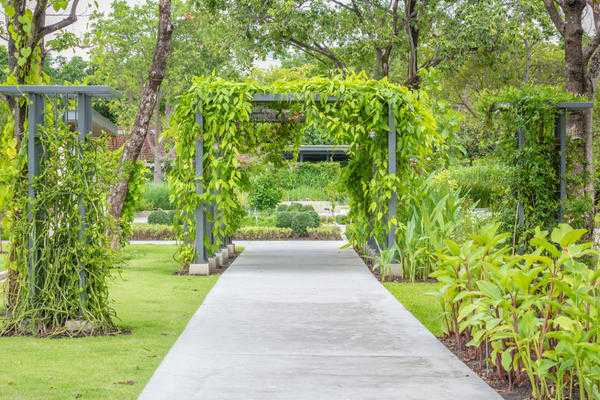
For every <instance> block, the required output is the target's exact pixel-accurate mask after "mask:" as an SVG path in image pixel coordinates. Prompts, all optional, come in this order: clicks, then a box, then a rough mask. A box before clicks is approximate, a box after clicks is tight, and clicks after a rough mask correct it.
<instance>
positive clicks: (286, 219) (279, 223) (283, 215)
mask: <svg viewBox="0 0 600 400" xmlns="http://www.w3.org/2000/svg"><path fill="white" fill-rule="evenodd" d="M293 218H294V213H293V212H290V211H277V213H276V214H275V226H276V227H278V228H291V227H292V219H293Z"/></svg>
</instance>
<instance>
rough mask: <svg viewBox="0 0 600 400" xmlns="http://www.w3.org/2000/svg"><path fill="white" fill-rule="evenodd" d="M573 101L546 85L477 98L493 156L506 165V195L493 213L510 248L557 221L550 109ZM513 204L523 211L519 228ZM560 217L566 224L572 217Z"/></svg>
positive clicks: (556, 177) (556, 176) (555, 160)
mask: <svg viewBox="0 0 600 400" xmlns="http://www.w3.org/2000/svg"><path fill="white" fill-rule="evenodd" d="M574 100H580V99H577V98H574V97H573V95H571V94H569V93H566V92H564V91H561V90H558V89H556V88H554V87H549V86H526V87H524V88H521V89H517V88H511V87H509V88H506V89H504V90H502V91H499V92H497V93H487V94H486V95H484V96H482V101H481V104H480V108H481V109H482V110H484V111H486V112H488V113H490V116H492V118H490V120H489V123H490V129H493V130H494V132H495V133H496V137H497V142H498V144H497V148H496V153H497V156H498V157H499V159H500V160H501V161H502V163H503V164H505V165H509V166H511V168H509V169H507V175H506V185H507V190H508V193H510V196H503V201H502V203H500V204H498V207H497V211H498V212H499V216H500V220H501V222H502V229H504V230H507V231H510V232H513V243H515V244H518V245H521V246H523V245H525V244H526V243H527V241H528V239H529V238H531V236H532V235H533V233H534V231H535V228H536V227H538V226H540V227H543V228H544V229H549V228H550V227H551V226H553V225H554V224H555V223H556V221H557V218H558V211H559V208H560V199H559V196H558V193H559V172H558V164H559V163H558V157H559V154H558V151H557V147H556V139H555V133H554V126H555V122H554V121H555V116H556V114H557V112H558V111H557V110H556V107H555V105H556V103H559V102H565V101H574ZM518 130H521V131H522V132H523V134H524V138H525V144H524V147H523V149H522V150H519V149H518V146H517V140H516V132H517V131H518ZM575 200H576V199H575ZM518 203H520V204H522V205H523V208H524V213H525V223H524V225H523V226H517V223H516V222H517V217H516V215H517V204H518ZM565 208H566V209H567V210H568V209H569V208H570V205H569V204H566V205H565ZM580 211H581V210H580ZM566 218H567V220H572V219H573V218H574V215H567V216H566Z"/></svg>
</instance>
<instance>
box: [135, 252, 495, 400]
mask: <svg viewBox="0 0 600 400" xmlns="http://www.w3.org/2000/svg"><path fill="white" fill-rule="evenodd" d="M341 245H342V242H324V241H320V242H312V241H299V242H289V241H288V242H286V241H280V242H244V246H245V250H244V252H243V253H242V254H241V255H240V256H239V257H238V258H237V259H236V260H235V261H234V263H233V264H232V266H231V267H230V268H229V269H227V271H226V272H225V273H224V274H223V275H222V276H221V278H220V279H219V281H218V282H217V284H216V285H215V286H214V288H213V289H212V290H211V292H210V293H209V294H208V296H207V297H206V299H205V301H204V304H202V306H201V307H200V308H199V309H198V311H197V312H196V313H195V315H194V316H193V317H192V319H191V320H190V322H189V323H188V325H187V327H186V329H185V330H184V332H183V333H182V335H181V336H180V337H179V339H178V340H177V342H176V343H175V345H174V346H173V348H172V349H171V350H170V351H169V353H168V354H167V356H166V357H165V359H164V360H163V361H162V363H161V364H160V367H159V368H158V369H157V370H156V372H155V373H154V375H153V377H152V378H151V380H150V382H149V383H148V384H147V385H146V387H145V389H144V391H143V393H142V394H141V395H140V399H143V400H155V399H164V400H167V399H178V400H184V399H195V400H213V399H239V400H254V399H265V400H277V399H285V400H296V399H297V400H300V399H302V400H329V399H332V400H333V399H335V400H338V399H339V400H354V399H356V400H369V399H373V400H375V399H376V400H385V399H398V400H417V399H418V400H458V399H461V400H475V399H477V400H486V399H489V400H500V399H501V397H500V396H499V395H498V394H497V393H496V392H494V391H493V390H492V389H491V388H490V387H489V386H488V385H487V384H486V383H485V382H483V381H482V380H481V379H480V378H479V377H477V376H476V375H475V374H474V373H473V372H472V371H471V370H470V369H469V368H468V367H466V366H465V365H464V364H463V363H462V362H460V361H459V360H458V359H457V358H456V357H455V356H454V355H453V354H452V353H451V352H449V351H448V350H447V349H446V348H445V347H444V346H443V345H442V344H441V343H440V342H439V341H438V340H437V339H436V338H435V337H434V336H433V335H432V334H431V333H429V331H427V329H425V327H423V326H422V325H421V324H420V323H419V322H418V321H417V320H416V319H415V318H414V317H413V316H412V315H411V314H410V313H409V312H408V311H407V310H406V309H405V308H404V307H403V306H402V305H401V304H400V303H398V301H396V299H395V298H394V297H393V296H392V295H391V294H390V293H389V292H388V291H387V290H386V289H385V288H384V287H383V286H381V284H380V283H379V282H378V281H377V280H376V279H375V278H374V277H373V276H372V275H371V273H370V272H369V271H368V269H367V268H366V266H365V265H364V264H363V263H362V260H361V259H360V258H359V257H358V256H357V255H356V253H355V252H354V251H353V250H351V249H344V250H341V249H340V246H341Z"/></svg>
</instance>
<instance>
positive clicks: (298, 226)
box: [292, 212, 313, 236]
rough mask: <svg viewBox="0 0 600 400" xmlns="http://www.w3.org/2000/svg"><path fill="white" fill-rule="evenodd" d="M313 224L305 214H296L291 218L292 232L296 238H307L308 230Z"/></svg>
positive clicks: (307, 214)
mask: <svg viewBox="0 0 600 400" xmlns="http://www.w3.org/2000/svg"><path fill="white" fill-rule="evenodd" d="M312 224H313V221H312V218H311V216H310V214H309V213H307V212H296V213H294V214H293V218H292V230H293V231H294V233H295V234H296V235H298V236H307V235H308V228H310V227H311V226H312Z"/></svg>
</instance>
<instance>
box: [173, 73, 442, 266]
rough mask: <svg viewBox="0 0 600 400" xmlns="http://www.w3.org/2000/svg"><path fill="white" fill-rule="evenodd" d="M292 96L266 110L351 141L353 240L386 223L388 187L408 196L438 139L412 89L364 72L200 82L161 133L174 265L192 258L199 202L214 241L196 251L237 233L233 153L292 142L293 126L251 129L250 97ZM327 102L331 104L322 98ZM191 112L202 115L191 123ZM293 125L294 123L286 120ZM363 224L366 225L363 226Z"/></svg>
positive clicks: (296, 133) (380, 231)
mask: <svg viewBox="0 0 600 400" xmlns="http://www.w3.org/2000/svg"><path fill="white" fill-rule="evenodd" d="M257 93H266V94H282V95H288V94H291V93H294V94H297V95H298V96H299V98H296V99H295V100H296V101H295V102H287V101H285V102H281V103H277V104H274V105H272V104H270V105H269V106H270V107H279V108H280V109H285V110H286V113H287V114H288V115H300V114H301V113H303V115H304V121H305V124H306V125H305V126H306V127H309V126H311V125H318V126H320V127H321V128H322V129H327V130H328V131H329V132H331V134H332V136H334V137H335V138H336V142H337V143H345V144H350V150H349V155H350V162H349V163H348V166H347V167H346V169H345V172H344V176H343V179H344V181H345V184H346V187H347V188H348V191H349V195H350V196H349V197H350V206H351V210H352V211H351V214H350V218H351V220H352V228H351V229H350V231H349V234H350V236H351V240H352V242H353V244H355V245H359V246H362V245H364V244H365V243H366V241H367V238H368V237H369V236H376V237H383V236H384V235H385V232H386V231H387V229H388V226H389V225H391V224H395V223H398V221H396V219H395V218H392V219H391V220H389V221H388V220H387V219H386V216H387V205H388V201H389V199H390V198H391V196H392V193H393V192H394V191H396V192H397V193H398V195H399V201H402V199H403V197H404V196H405V195H406V194H407V193H408V188H409V186H410V181H411V179H412V177H413V176H415V174H416V173H417V172H416V171H418V169H419V167H420V165H421V164H422V163H424V162H426V160H427V157H428V156H429V155H431V152H432V151H433V149H434V148H435V146H437V145H440V144H441V142H442V136H441V135H439V134H438V132H437V130H436V123H435V120H434V118H433V116H432V114H431V112H430V110H429V107H428V99H427V98H426V97H425V96H424V95H423V94H422V93H419V92H412V91H409V90H408V89H407V88H405V87H402V86H398V85H395V84H393V83H390V82H388V81H387V80H380V81H376V80H371V79H368V78H367V77H366V75H364V74H357V75H350V76H349V77H347V78H341V77H337V78H333V79H331V78H312V79H308V80H299V81H287V82H276V83H273V84H269V85H259V84H257V83H255V82H242V83H234V82H228V81H226V80H223V79H220V78H216V77H208V78H207V77H199V78H196V79H195V80H194V82H193V85H192V87H191V88H190V90H189V91H188V92H187V93H186V94H185V95H183V96H181V98H180V101H179V105H178V107H177V110H176V112H175V114H174V118H173V123H172V125H171V126H172V128H171V130H170V132H169V135H170V136H172V137H173V138H174V139H175V142H176V152H177V159H176V162H175V166H174V169H173V170H172V172H171V174H170V177H169V180H170V183H171V185H172V188H173V193H172V198H173V200H174V201H175V203H176V204H177V208H178V215H177V218H176V222H175V227H176V229H177V230H178V234H179V238H180V240H181V241H182V246H181V248H180V251H179V254H178V257H179V261H180V262H181V263H182V264H183V265H186V264H189V263H190V262H191V261H192V260H193V258H194V247H193V238H194V229H195V225H194V218H193V217H194V211H195V210H196V208H197V207H198V206H200V205H203V206H205V207H208V206H210V205H214V206H215V207H216V210H217V211H216V213H215V215H216V220H215V221H212V222H213V224H214V231H213V233H214V235H215V238H216V241H215V242H216V243H215V244H214V245H211V244H210V243H209V242H208V240H207V241H206V243H205V245H206V246H208V247H207V248H208V249H209V252H213V251H215V250H217V248H218V247H219V246H220V243H221V242H222V240H223V238H224V237H227V236H229V235H231V234H232V233H233V232H235V230H236V229H237V227H238V224H239V221H240V220H241V218H240V216H241V215H242V213H243V209H242V207H241V205H240V202H239V197H240V188H241V187H242V186H243V183H244V181H245V177H244V172H243V170H242V169H241V168H240V163H239V161H238V156H239V155H240V154H269V153H276V154H279V153H281V151H282V150H283V149H284V148H285V146H286V145H289V144H290V143H295V144H297V143H299V142H300V135H302V129H297V128H295V127H294V124H293V123H283V124H260V123H257V122H254V121H253V120H252V118H251V113H252V111H253V103H252V99H253V95H254V94H257ZM330 98H334V99H335V100H334V101H328V99H330ZM388 104H390V105H391V107H392V109H393V111H394V116H395V119H396V127H397V143H398V145H397V160H398V172H397V174H395V175H393V174H389V173H388V163H387V137H388ZM196 113H201V114H202V116H203V118H204V121H203V122H204V123H203V127H201V126H200V125H199V124H198V123H196V119H195V116H196ZM290 122H294V121H293V118H292V121H290ZM200 136H201V137H202V138H203V140H204V174H203V176H202V177H201V181H202V185H203V187H204V189H205V190H204V193H202V194H197V193H196V187H195V182H196V178H195V171H194V156H195V143H196V139H197V138H198V137H200ZM369 221H370V223H369Z"/></svg>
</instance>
